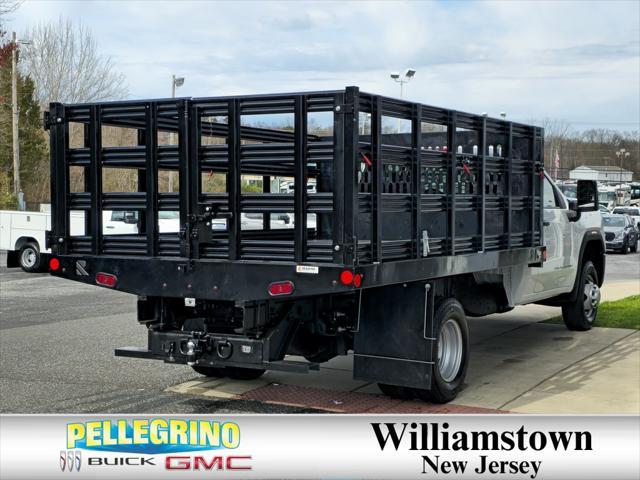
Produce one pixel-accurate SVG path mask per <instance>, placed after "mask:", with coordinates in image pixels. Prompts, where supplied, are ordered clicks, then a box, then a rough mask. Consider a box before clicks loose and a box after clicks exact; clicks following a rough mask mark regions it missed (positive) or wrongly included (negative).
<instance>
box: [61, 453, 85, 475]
mask: <svg viewBox="0 0 640 480" xmlns="http://www.w3.org/2000/svg"><path fill="white" fill-rule="evenodd" d="M81 465H82V452H81V451H80V450H60V470H62V471H63V472H64V471H65V470H66V471H68V472H73V471H74V470H75V471H76V472H79V471H80V466H81Z"/></svg>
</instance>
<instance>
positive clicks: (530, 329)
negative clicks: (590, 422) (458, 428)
mask: <svg viewBox="0 0 640 480" xmlns="http://www.w3.org/2000/svg"><path fill="white" fill-rule="evenodd" d="M633 333H634V330H627V329H618V328H594V329H592V330H590V331H588V332H569V331H568V330H566V329H565V327H564V325H552V324H540V323H535V324H531V325H526V326H524V327H522V328H519V329H516V330H512V331H510V332H506V333H505V334H503V335H498V336H496V337H492V338H490V339H487V340H486V341H484V342H482V343H477V344H473V345H472V348H471V358H470V362H469V370H468V372H467V380H466V384H465V387H464V389H463V390H462V391H461V392H460V394H459V395H458V398H457V399H456V402H457V403H459V404H461V405H468V406H476V407H483V408H506V407H505V405H507V404H508V403H509V402H510V401H512V400H513V399H515V398H517V397H519V396H521V395H523V394H524V393H525V392H527V391H529V390H530V389H532V388H534V387H535V386H536V385H538V384H540V383H541V382H543V381H545V380H546V379H548V378H549V377H551V376H553V375H555V374H557V373H558V372H560V371H562V370H564V369H566V368H568V367H570V366H571V365H573V364H575V363H576V362H579V361H582V360H583V359H585V358H586V357H589V356H591V355H593V354H596V353H597V352H599V351H601V350H603V349H605V348H607V347H608V346H610V345H612V344H613V343H615V342H616V341H618V340H620V339H622V338H624V337H626V336H628V335H630V334H633ZM612 411H613V410H612Z"/></svg>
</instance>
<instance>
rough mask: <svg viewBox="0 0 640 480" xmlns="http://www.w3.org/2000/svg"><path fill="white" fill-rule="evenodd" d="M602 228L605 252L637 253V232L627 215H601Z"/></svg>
mask: <svg viewBox="0 0 640 480" xmlns="http://www.w3.org/2000/svg"><path fill="white" fill-rule="evenodd" d="M602 226H603V228H604V238H605V242H606V246H607V250H612V251H619V252H621V253H625V254H626V253H629V251H631V252H637V251H638V230H637V228H636V226H635V224H634V221H633V220H632V219H631V217H630V216H628V215H613V214H610V215H603V216H602Z"/></svg>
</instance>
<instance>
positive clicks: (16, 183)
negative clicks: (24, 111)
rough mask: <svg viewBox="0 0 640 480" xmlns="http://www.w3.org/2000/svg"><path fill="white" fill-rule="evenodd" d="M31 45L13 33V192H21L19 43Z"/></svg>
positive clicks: (16, 193)
mask: <svg viewBox="0 0 640 480" xmlns="http://www.w3.org/2000/svg"><path fill="white" fill-rule="evenodd" d="M19 43H20V44H22V45H29V44H30V42H27V41H23V40H17V39H16V32H13V33H12V34H11V129H12V140H13V193H14V194H15V195H16V197H17V196H18V193H20V190H21V188H20V137H19V126H20V123H19V120H20V110H19V108H18V70H17V69H18V66H17V64H18V44H19Z"/></svg>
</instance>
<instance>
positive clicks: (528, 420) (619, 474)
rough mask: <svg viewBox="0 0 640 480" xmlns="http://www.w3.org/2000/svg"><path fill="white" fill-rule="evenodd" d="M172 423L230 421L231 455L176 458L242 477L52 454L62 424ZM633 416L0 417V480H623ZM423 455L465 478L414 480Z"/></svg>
mask: <svg viewBox="0 0 640 480" xmlns="http://www.w3.org/2000/svg"><path fill="white" fill-rule="evenodd" d="M160 417H161V418H167V419H169V418H177V419H184V420H191V419H206V420H216V421H221V422H222V421H233V422H236V423H237V424H238V425H239V427H240V435H241V436H240V446H239V447H238V448H237V449H234V450H215V451H213V450H212V451H201V452H185V453H178V454H176V455H185V456H194V455H202V456H204V457H210V456H213V455H250V456H251V457H252V460H251V462H250V463H251V465H252V470H250V471H233V472H223V471H210V472H202V471H167V470H166V469H165V454H156V455H145V456H146V457H153V458H154V462H155V466H148V465H147V466H143V467H141V466H90V465H87V459H88V458H89V457H116V456H140V455H139V454H138V455H137V454H130V453H105V452H99V451H92V450H83V451H82V467H81V470H80V471H79V472H76V471H72V472H68V471H65V472H63V471H61V468H60V460H59V456H60V452H61V451H62V450H66V425H67V423H71V422H85V421H95V420H107V419H110V420H113V421H115V420H118V419H128V420H130V419H133V418H160ZM372 422H380V423H387V422H398V423H403V422H408V423H411V422H418V423H420V422H422V423H425V422H426V423H431V422H436V423H440V424H442V423H444V422H447V423H449V425H450V427H449V429H448V430H449V432H453V431H456V430H460V431H497V432H498V433H500V432H501V431H504V430H507V431H517V430H518V429H519V428H520V427H521V426H524V427H525V429H526V430H527V431H529V432H532V431H534V430H538V431H542V432H548V431H589V432H591V435H592V441H593V451H573V450H569V451H564V450H559V451H555V450H553V447H550V446H547V448H546V449H545V450H543V451H539V452H538V451H534V450H527V451H524V452H523V451H520V450H513V451H490V452H480V451H466V452H462V451H410V450H408V442H407V443H403V445H402V446H401V447H400V448H399V449H398V451H396V450H395V449H394V448H393V447H392V446H391V445H390V444H388V445H387V447H386V448H385V450H384V451H381V449H380V446H379V444H378V441H377V440H376V437H375V435H374V432H373V429H372V427H371V423H372ZM639 452H640V416H537V415H432V416H426V415H264V416H258V415H234V416H192V415H186V416H179V415H170V416H159V415H155V416H147V415H95V416H86V415H79V416H53V415H52V416H49V415H40V416H37V415H33V416H20V415H15V416H14V415H3V416H1V417H0V478H1V479H2V480H11V479H19V478H24V479H35V478H47V479H50V478H67V479H77V480H80V479H84V478H133V477H135V478H138V479H144V478H154V479H157V478H185V479H191V478H208V477H212V478H265V479H267V478H301V479H315V478H332V479H338V478H347V477H349V478H389V479H404V478H424V479H432V478H433V479H435V478H439V479H441V478H450V479H458V478H480V477H481V478H492V479H505V478H509V479H528V478H531V477H530V474H521V473H518V474H508V473H507V474H502V475H500V474H493V475H489V474H484V475H478V474H477V473H476V472H475V468H476V467H477V466H478V465H479V464H480V461H479V457H480V455H488V456H489V459H490V460H497V461H500V460H516V461H525V460H526V461H534V460H535V461H542V464H541V466H540V471H539V472H538V475H537V477H536V478H537V479H585V480H586V479H598V480H603V479H607V480H622V479H633V480H637V479H638V478H640V454H639ZM422 455H430V456H431V457H432V458H433V457H435V455H439V456H440V461H443V460H450V461H451V460H468V461H469V464H468V467H467V469H466V471H465V474H464V475H460V474H454V473H450V474H448V475H447V474H442V473H441V474H439V475H436V474H434V473H433V472H432V471H431V470H430V469H427V473H426V474H423V473H422V471H423V460H422Z"/></svg>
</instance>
